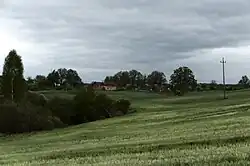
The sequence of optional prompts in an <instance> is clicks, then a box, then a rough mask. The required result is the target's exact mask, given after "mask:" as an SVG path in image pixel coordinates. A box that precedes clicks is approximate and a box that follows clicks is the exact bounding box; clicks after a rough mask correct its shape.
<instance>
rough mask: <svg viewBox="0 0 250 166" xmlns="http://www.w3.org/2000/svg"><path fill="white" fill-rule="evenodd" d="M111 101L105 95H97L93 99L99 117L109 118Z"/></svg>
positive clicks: (110, 115)
mask: <svg viewBox="0 0 250 166" xmlns="http://www.w3.org/2000/svg"><path fill="white" fill-rule="evenodd" d="M112 103H113V100H112V99H111V98H110V97H108V96H107V95H106V94H98V95H97V96H96V97H95V104H94V108H95V110H96V112H97V113H98V114H99V116H100V117H105V118H110V117H112V114H111V112H110V110H111V108H112Z"/></svg>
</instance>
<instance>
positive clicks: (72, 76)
mask: <svg viewBox="0 0 250 166" xmlns="http://www.w3.org/2000/svg"><path fill="white" fill-rule="evenodd" d="M66 81H67V84H69V85H71V86H73V87H75V86H77V85H80V84H82V79H81V78H80V76H79V75H78V73H77V71H76V70H73V69H69V70H68V71H67V76H66Z"/></svg>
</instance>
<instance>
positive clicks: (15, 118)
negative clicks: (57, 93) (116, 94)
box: [0, 50, 130, 134]
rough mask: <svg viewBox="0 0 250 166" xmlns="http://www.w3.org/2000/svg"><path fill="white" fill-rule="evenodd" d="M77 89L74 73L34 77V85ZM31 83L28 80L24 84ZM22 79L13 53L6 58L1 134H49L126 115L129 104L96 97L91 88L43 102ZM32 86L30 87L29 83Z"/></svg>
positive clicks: (18, 60)
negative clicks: (53, 131)
mask: <svg viewBox="0 0 250 166" xmlns="http://www.w3.org/2000/svg"><path fill="white" fill-rule="evenodd" d="M38 80H40V82H42V81H44V82H46V81H48V82H49V83H53V84H48V85H51V86H56V85H54V84H60V85H64V84H65V83H67V84H69V85H70V86H73V87H74V86H77V85H78V84H79V83H80V82H81V79H80V77H79V76H78V74H77V73H76V72H75V71H74V70H66V69H59V70H57V71H53V72H52V73H50V74H49V75H48V76H47V77H43V76H37V77H36V81H38ZM27 81H31V79H29V80H27ZM27 81H26V80H25V79H24V78H23V63H22V59H21V56H19V55H18V54H17V53H16V51H15V50H12V51H10V53H9V54H8V56H7V57H6V58H5V62H4V67H3V75H2V78H1V82H2V84H1V85H2V94H3V95H2V96H1V98H0V132H1V133H8V134H9V133H22V132H31V131H40V130H51V129H54V128H58V127H65V126H68V125H77V124H81V123H85V122H90V121H96V120H99V119H104V118H111V117H114V116H119V115H124V114H127V113H128V111H129V110H130V102H129V101H128V100H124V99H119V100H113V99H111V98H110V97H108V96H107V95H105V94H100V93H96V92H95V91H94V90H93V88H92V87H91V86H90V87H88V88H81V89H80V90H79V91H78V92H77V93H76V95H75V96H74V98H72V99H66V98H60V97H55V98H52V99H48V98H46V97H45V96H44V95H42V94H39V93H35V92H32V91H29V90H28V87H27V84H26V82H27ZM31 84H32V83H31Z"/></svg>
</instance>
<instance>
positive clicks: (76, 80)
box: [47, 68, 82, 87]
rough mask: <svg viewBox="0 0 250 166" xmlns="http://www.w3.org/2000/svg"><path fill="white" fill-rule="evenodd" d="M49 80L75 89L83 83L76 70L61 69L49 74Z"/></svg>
mask: <svg viewBox="0 0 250 166" xmlns="http://www.w3.org/2000/svg"><path fill="white" fill-rule="evenodd" d="M47 79H48V80H49V81H50V82H51V83H52V84H53V85H55V84H60V85H66V84H68V85H70V86H73V87H75V86H76V85H79V84H81V83H82V80H81V78H80V76H79V75H78V73H77V71H76V70H73V69H65V68H60V69H58V70H53V71H52V72H51V73H49V74H48V76H47Z"/></svg>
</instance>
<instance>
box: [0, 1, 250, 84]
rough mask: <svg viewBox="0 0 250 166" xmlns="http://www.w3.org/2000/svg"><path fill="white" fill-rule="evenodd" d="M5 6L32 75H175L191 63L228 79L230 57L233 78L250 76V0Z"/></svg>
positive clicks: (2, 19) (5, 21) (11, 33)
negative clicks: (68, 71) (71, 71)
mask: <svg viewBox="0 0 250 166" xmlns="http://www.w3.org/2000/svg"><path fill="white" fill-rule="evenodd" d="M2 2H3V1H2ZM1 6H2V10H3V12H0V25H1V26H2V25H4V27H3V28H2V29H1V27H0V35H1V34H8V35H5V37H6V38H13V40H10V41H9V44H8V45H6V49H9V47H16V45H17V48H18V49H17V50H18V51H19V52H20V54H21V53H22V55H23V58H24V61H25V62H27V63H26V64H25V66H26V74H27V75H35V74H38V73H46V72H48V71H49V70H51V69H52V68H59V67H71V68H75V69H77V70H78V71H79V72H80V74H81V76H82V77H83V79H84V80H87V81H90V80H100V79H103V78H104V76H105V75H110V74H113V73H114V72H116V71H118V70H122V69H132V68H135V69H138V70H141V71H142V72H150V71H152V70H156V69H157V70H161V71H163V72H165V73H166V74H167V75H170V74H171V72H172V71H173V69H174V68H176V67H178V66H180V65H188V66H190V67H191V68H192V69H193V70H194V72H195V73H196V75H197V78H198V79H199V81H210V80H211V79H215V80H218V81H220V80H221V74H220V72H219V71H220V70H221V65H220V63H219V61H220V59H221V57H222V56H225V57H226V58H227V59H228V61H229V63H228V64H227V66H228V71H227V72H229V71H230V74H229V76H228V81H229V82H235V81H238V79H239V78H240V76H241V75H243V74H247V71H246V70H248V67H247V63H246V62H249V61H250V59H249V58H248V57H249V56H248V57H247V54H246V53H250V49H249V48H248V44H249V41H250V1H249V0H220V1H216V0H192V1H190V2H188V1H186V0H172V1H166V0H156V1H152V0H127V1H124V0H108V1H103V0H91V1H89V0H72V1H68V0H53V1H51V0H43V1H33V0H5V5H4V6H3V3H1V0H0V9H1ZM0 11H1V10H0ZM14 25H15V26H14ZM1 42H3V41H1V39H0V43H1ZM13 43H15V44H13ZM19 43H23V45H22V46H20V45H19ZM12 45H14V46H12ZM7 47H8V48H7ZM0 53H1V51H0ZM5 54H6V53H5ZM236 57H240V59H241V60H239V58H236ZM244 65H245V66H244Z"/></svg>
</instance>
